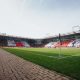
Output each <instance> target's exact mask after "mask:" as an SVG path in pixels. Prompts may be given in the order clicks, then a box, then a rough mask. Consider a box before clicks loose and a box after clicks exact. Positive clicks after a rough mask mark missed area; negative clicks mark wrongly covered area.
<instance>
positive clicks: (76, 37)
mask: <svg viewBox="0 0 80 80" xmlns="http://www.w3.org/2000/svg"><path fill="white" fill-rule="evenodd" d="M60 44H61V45H60ZM0 46H3V47H4V46H5V47H47V48H56V47H59V46H61V47H80V32H73V33H68V34H65V35H61V42H60V40H59V36H53V37H48V38H44V39H31V38H23V37H16V36H9V35H3V34H1V35H0Z"/></svg>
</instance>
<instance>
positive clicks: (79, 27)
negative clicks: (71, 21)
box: [72, 25, 80, 32]
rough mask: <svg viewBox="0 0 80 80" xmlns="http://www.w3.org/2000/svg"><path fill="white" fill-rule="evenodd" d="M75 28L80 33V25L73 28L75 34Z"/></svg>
mask: <svg viewBox="0 0 80 80" xmlns="http://www.w3.org/2000/svg"><path fill="white" fill-rule="evenodd" d="M75 28H78V29H79V30H78V31H79V32H80V25H77V26H73V27H72V31H73V32H75Z"/></svg>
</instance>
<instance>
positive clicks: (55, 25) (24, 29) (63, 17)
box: [0, 0, 80, 38]
mask: <svg viewBox="0 0 80 80" xmlns="http://www.w3.org/2000/svg"><path fill="white" fill-rule="evenodd" d="M76 25H80V0H0V32H1V33H6V34H9V35H15V36H23V37H31V38H42V37H46V36H51V35H55V34H59V33H67V32H72V27H73V26H76Z"/></svg>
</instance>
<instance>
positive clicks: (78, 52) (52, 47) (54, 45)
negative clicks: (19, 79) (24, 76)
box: [0, 31, 80, 80]
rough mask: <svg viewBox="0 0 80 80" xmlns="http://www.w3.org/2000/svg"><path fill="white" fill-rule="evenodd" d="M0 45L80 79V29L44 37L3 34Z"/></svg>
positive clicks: (49, 67) (45, 66) (41, 64)
mask: <svg viewBox="0 0 80 80" xmlns="http://www.w3.org/2000/svg"><path fill="white" fill-rule="evenodd" d="M0 47H1V48H2V49H4V50H6V51H8V52H10V53H12V54H15V55H17V56H19V57H21V58H23V59H25V60H28V61H30V62H33V63H35V64H38V65H40V66H43V67H44V68H47V69H50V70H52V71H53V70H55V71H56V72H58V73H61V74H64V75H67V76H70V77H72V78H73V79H77V80H79V79H80V76H79V74H80V71H79V69H80V67H79V66H80V62H79V60H80V58H79V56H80V32H79V31H77V32H73V33H68V34H65V35H60V34H59V35H57V36H53V37H47V38H43V39H31V38H24V37H16V36H9V35H6V34H5V35H4V34H1V35H0ZM74 70H75V71H74ZM70 79H71V78H70ZM73 79H71V80H73ZM54 80H57V79H54ZM61 80H66V79H61Z"/></svg>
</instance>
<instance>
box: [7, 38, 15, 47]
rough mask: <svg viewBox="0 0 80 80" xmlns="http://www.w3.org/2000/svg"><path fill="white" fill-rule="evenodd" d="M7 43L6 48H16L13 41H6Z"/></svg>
mask: <svg viewBox="0 0 80 80" xmlns="http://www.w3.org/2000/svg"><path fill="white" fill-rule="evenodd" d="M7 43H8V46H9V47H15V46H16V44H15V41H14V40H7Z"/></svg>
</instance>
